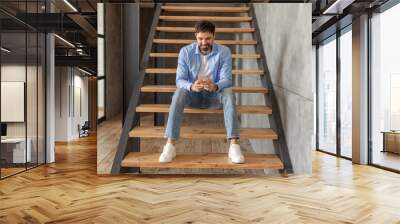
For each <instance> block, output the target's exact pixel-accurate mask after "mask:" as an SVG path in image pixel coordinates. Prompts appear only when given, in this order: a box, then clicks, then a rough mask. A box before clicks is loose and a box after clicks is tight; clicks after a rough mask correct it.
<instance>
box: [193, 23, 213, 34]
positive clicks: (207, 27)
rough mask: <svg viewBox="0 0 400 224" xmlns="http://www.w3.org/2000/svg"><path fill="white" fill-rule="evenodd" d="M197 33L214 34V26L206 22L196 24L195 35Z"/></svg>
mask: <svg viewBox="0 0 400 224" xmlns="http://www.w3.org/2000/svg"><path fill="white" fill-rule="evenodd" d="M199 32H207V33H211V34H214V33H215V25H214V23H212V22H210V21H207V20H202V21H200V22H198V23H197V24H196V27H195V33H199Z"/></svg>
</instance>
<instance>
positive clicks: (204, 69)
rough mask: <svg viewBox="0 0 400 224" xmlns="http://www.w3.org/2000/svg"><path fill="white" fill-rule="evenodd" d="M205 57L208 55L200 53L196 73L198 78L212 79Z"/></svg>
mask: <svg viewBox="0 0 400 224" xmlns="http://www.w3.org/2000/svg"><path fill="white" fill-rule="evenodd" d="M207 57H208V55H203V54H200V59H201V64H200V70H199V75H198V79H199V80H202V79H212V75H211V72H210V68H209V66H208V60H207Z"/></svg>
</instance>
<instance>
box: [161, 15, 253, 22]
mask: <svg viewBox="0 0 400 224" xmlns="http://www.w3.org/2000/svg"><path fill="white" fill-rule="evenodd" d="M159 18H160V20H165V21H194V22H197V21H200V20H208V21H212V22H250V21H251V20H252V19H253V18H252V17H249V16H160V17H159Z"/></svg>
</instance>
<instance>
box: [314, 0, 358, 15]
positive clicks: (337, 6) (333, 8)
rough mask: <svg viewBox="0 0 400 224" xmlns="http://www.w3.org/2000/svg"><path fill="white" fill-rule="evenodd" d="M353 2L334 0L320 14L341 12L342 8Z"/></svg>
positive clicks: (352, 0) (350, 0) (351, 0)
mask: <svg viewBox="0 0 400 224" xmlns="http://www.w3.org/2000/svg"><path fill="white" fill-rule="evenodd" d="M353 2H354V0H336V1H335V2H334V3H333V4H332V5H330V6H329V7H328V8H327V9H325V10H324V12H323V13H322V14H342V13H343V10H344V9H345V8H347V6H349V5H351V4H352V3H353Z"/></svg>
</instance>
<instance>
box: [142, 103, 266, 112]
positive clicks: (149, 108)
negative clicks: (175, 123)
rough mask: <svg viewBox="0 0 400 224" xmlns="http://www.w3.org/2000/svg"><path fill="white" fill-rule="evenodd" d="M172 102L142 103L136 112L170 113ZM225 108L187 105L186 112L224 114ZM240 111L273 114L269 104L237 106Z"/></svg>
mask: <svg viewBox="0 0 400 224" xmlns="http://www.w3.org/2000/svg"><path fill="white" fill-rule="evenodd" d="M169 107H170V104H141V105H139V106H137V107H136V112H151V113H155V112H156V113H168V112H169ZM223 112H224V110H223V109H222V108H221V109H209V108H207V109H199V108H192V107H185V109H184V113H192V114H194V113H203V114H215V113H218V114H222V113H223ZM237 112H238V113H241V114H243V113H246V114H271V113H272V109H271V108H270V107H268V106H259V105H246V106H237Z"/></svg>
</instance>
